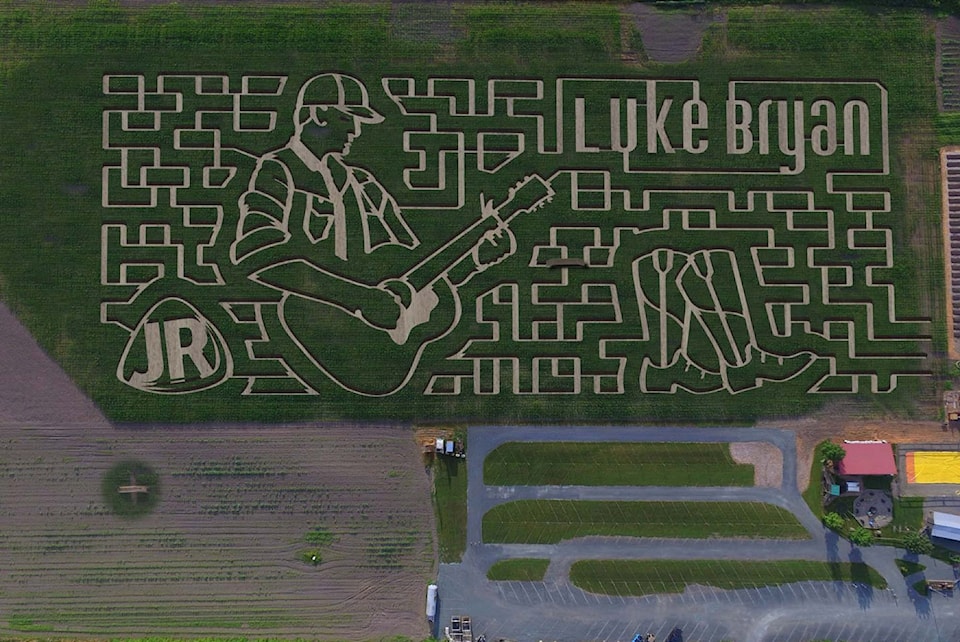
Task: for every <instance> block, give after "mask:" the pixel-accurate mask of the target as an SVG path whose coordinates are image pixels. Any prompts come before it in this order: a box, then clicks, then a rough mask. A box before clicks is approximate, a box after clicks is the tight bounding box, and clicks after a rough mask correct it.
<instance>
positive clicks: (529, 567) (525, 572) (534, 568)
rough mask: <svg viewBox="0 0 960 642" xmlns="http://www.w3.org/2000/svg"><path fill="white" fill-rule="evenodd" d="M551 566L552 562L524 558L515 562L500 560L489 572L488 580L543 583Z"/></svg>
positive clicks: (514, 560)
mask: <svg viewBox="0 0 960 642" xmlns="http://www.w3.org/2000/svg"><path fill="white" fill-rule="evenodd" d="M548 566H550V560H542V559H535V558H530V557H522V558H517V559H513V560H500V561H499V562H496V563H494V565H493V566H491V567H490V570H489V571H487V579H488V580H507V581H515V582H542V581H543V575H544V573H546V572H547V567H548Z"/></svg>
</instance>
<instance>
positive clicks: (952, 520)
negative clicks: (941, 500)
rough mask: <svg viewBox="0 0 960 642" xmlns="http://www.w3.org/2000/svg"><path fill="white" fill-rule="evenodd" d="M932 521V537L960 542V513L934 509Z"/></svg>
mask: <svg viewBox="0 0 960 642" xmlns="http://www.w3.org/2000/svg"><path fill="white" fill-rule="evenodd" d="M932 522H933V523H932V526H931V528H930V536H931V537H939V538H940V539H948V540H951V541H953V542H960V515H951V514H950V513H941V512H938V511H934V512H933V520H932Z"/></svg>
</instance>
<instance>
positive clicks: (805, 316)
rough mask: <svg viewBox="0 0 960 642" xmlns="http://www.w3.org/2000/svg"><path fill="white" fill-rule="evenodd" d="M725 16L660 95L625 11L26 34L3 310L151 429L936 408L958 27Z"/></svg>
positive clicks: (46, 20) (98, 23)
mask: <svg viewBox="0 0 960 642" xmlns="http://www.w3.org/2000/svg"><path fill="white" fill-rule="evenodd" d="M721 13H723V14H724V15H723V16H721V15H719V14H718V15H717V16H714V17H713V18H706V17H705V18H704V19H703V20H700V21H694V22H695V23H696V24H695V25H694V26H695V27H696V34H693V35H695V36H696V37H695V38H693V35H691V38H693V39H692V40H691V41H690V42H691V43H692V44H690V46H691V47H692V45H695V44H696V41H697V39H700V41H701V48H700V49H699V53H697V51H696V50H693V49H691V50H690V51H687V52H686V53H685V54H684V55H685V56H686V59H685V60H684V61H677V62H673V63H671V64H672V65H673V66H666V65H663V64H653V63H650V64H648V63H647V62H645V59H644V57H643V55H641V52H640V50H641V49H642V45H641V42H642V40H643V37H644V36H643V33H642V32H643V29H642V28H641V27H643V28H647V27H648V26H649V24H648V23H649V20H653V18H652V17H650V16H646V14H645V13H644V12H642V11H639V12H637V11H629V12H626V13H624V12H622V11H621V9H620V8H619V7H617V6H614V5H595V6H590V7H586V6H574V5H569V6H567V5H564V8H563V9H560V10H557V11H555V12H547V11H546V10H543V9H540V8H537V7H535V6H529V7H526V6H525V7H524V8H522V10H520V9H518V13H516V14H511V15H510V16H505V15H503V12H502V11H500V9H498V8H496V7H485V6H481V5H477V6H473V5H471V6H468V7H463V8H456V9H454V8H449V9H444V10H442V11H439V12H437V13H435V14H431V17H430V19H429V20H427V19H423V20H420V19H418V18H417V16H416V15H415V12H412V11H411V8H410V7H402V6H400V5H397V6H392V5H390V6H387V5H384V6H379V5H377V6H366V5H365V6H363V7H353V8H349V7H338V8H326V9H323V10H320V9H307V8H303V7H286V6H282V7H276V8H268V7H264V8H258V10H257V11H256V12H253V13H245V12H242V11H235V10H233V9H226V8H220V9H216V8H213V7H166V8H164V9H157V10H156V11H154V12H149V11H145V12H140V11H138V10H137V9H133V8H125V7H113V6H110V7H99V6H98V7H93V8H90V9H89V10H80V9H76V10H74V9H68V8H63V9H62V10H58V11H56V12H49V13H43V12H37V11H31V10H30V9H29V8H26V9H18V10H16V11H13V12H11V13H10V14H9V17H8V18H4V20H6V22H4V23H3V25H5V26H4V28H5V29H7V30H8V31H9V33H10V37H11V39H12V40H11V46H14V47H20V48H21V49H22V50H23V51H24V52H30V55H29V56H26V55H24V57H23V60H24V61H25V62H24V64H23V65H22V66H19V67H16V68H15V69H12V70H11V72H10V76H9V79H8V80H7V82H6V84H5V89H4V91H3V94H2V96H0V100H2V103H0V110H2V113H3V114H4V118H5V119H7V120H5V122H10V123H14V124H16V123H19V124H20V125H19V126H13V127H10V128H9V137H7V138H5V141H4V143H3V144H4V145H7V146H10V149H8V150H6V151H7V152H8V153H9V154H13V153H14V147H16V148H17V149H27V150H35V151H33V152H30V153H29V154H27V156H25V157H24V158H25V162H24V163H23V164H16V163H14V164H11V165H9V166H5V167H4V168H3V170H2V171H3V176H2V178H3V180H2V184H3V185H4V186H5V187H4V189H5V190H6V192H8V193H6V192H5V194H4V202H8V203H12V204H14V208H15V209H16V211H17V212H19V213H20V214H23V213H25V212H36V213H37V214H36V216H34V217H31V216H27V217H23V216H19V217H18V218H17V220H22V221H24V223H23V224H21V225H17V226H15V227H14V228H13V229H12V230H11V236H10V239H9V240H8V241H6V243H8V244H9V247H10V250H11V252H10V253H7V252H4V253H0V257H3V256H6V257H14V256H17V252H25V251H32V252H34V253H35V255H31V256H29V257H26V258H25V259H24V260H13V259H12V258H7V259H3V258H0V260H2V261H3V265H2V268H3V274H4V285H5V292H6V289H7V288H9V294H8V295H7V294H5V296H6V297H8V298H9V300H10V301H11V302H12V303H13V304H14V305H15V306H19V307H20V309H22V310H24V311H25V313H24V317H25V318H26V319H27V320H28V324H29V325H30V326H31V329H32V330H33V331H34V332H36V333H37V334H38V336H39V337H40V340H41V343H42V344H43V346H44V347H45V348H46V349H47V350H48V351H50V352H51V354H53V355H54V356H55V358H57V359H58V360H59V361H60V362H61V363H63V364H64V365H65V367H66V369H67V370H68V372H69V373H70V374H71V375H72V376H74V377H75V378H76V380H77V381H78V382H79V383H80V385H81V386H82V387H84V389H85V390H86V391H88V392H89V394H91V396H93V398H94V399H95V400H96V401H97V403H98V404H99V405H100V406H101V407H102V408H103V409H104V411H105V412H106V413H107V414H108V415H110V416H111V417H112V418H116V419H126V420H134V421H142V420H150V419H151V418H154V417H158V416H164V417H168V418H173V419H175V420H177V421H196V420H223V419H227V418H234V419H254V420H261V421H263V420H266V421H273V420H276V419H277V418H283V419H304V418H311V419H312V418H324V419H340V418H353V419H380V418H383V417H391V418H402V419H415V418H417V417H419V416H423V415H430V416H438V417H444V418H456V417H460V418H462V417H464V416H476V417H484V418H498V417H500V418H505V417H510V418H518V417H519V418H531V419H532V418H538V417H545V415H544V413H546V415H549V417H550V418H553V419H557V418H560V417H571V416H572V417H578V418H583V419H590V418H595V419H604V420H611V419H613V420H625V419H626V418H628V417H629V418H631V419H636V418H647V419H650V418H657V417H663V416H667V415H669V416H674V417H677V418H678V419H679V418H683V419H688V420H707V419H711V418H728V419H750V418H753V417H756V416H758V415H760V414H802V413H804V412H807V411H809V410H812V409H815V408H817V407H819V406H821V405H823V404H824V403H827V401H828V400H830V399H832V398H834V397H836V396H838V395H839V396H844V397H846V398H853V399H864V398H868V397H871V396H873V395H883V396H888V397H889V398H890V400H891V401H888V402H887V401H885V402H881V403H885V404H897V403H899V402H900V401H905V400H906V401H907V402H908V403H915V402H916V401H917V400H918V399H923V398H925V395H926V394H927V393H928V392H929V391H928V390H927V389H926V386H928V384H927V383H926V382H925V381H926V379H927V378H928V376H929V374H930V373H931V372H933V371H934V370H935V369H936V367H937V364H936V363H935V357H934V358H931V356H932V353H933V352H934V351H933V350H932V349H931V341H932V340H935V339H936V338H937V336H938V332H940V328H941V323H942V321H941V320H940V319H939V316H938V314H937V311H938V310H939V307H938V306H939V305H941V303H940V300H939V298H936V297H934V294H933V293H934V289H935V287H940V284H941V281H938V280H937V279H938V278H942V277H941V276H940V275H942V271H939V272H938V273H937V276H936V278H935V277H934V276H932V275H931V274H932V273H931V272H930V271H929V270H928V265H927V260H928V257H927V254H929V252H928V247H927V246H926V245H924V244H923V243H921V241H920V239H924V238H931V237H932V235H933V234H937V233H938V232H937V231H936V230H932V228H931V230H927V229H926V228H927V227H928V226H929V221H927V220H926V219H924V218H923V217H921V216H919V214H918V213H920V212H925V211H927V207H928V206H929V202H928V201H929V200H930V197H931V196H932V195H934V194H935V188H930V189H929V190H928V189H927V186H925V185H924V186H919V187H916V188H914V187H911V186H912V185H914V183H913V182H912V181H911V182H908V181H906V178H905V177H906V175H907V174H909V175H910V176H913V175H914V173H917V172H919V173H920V174H922V175H926V168H927V165H928V164H929V163H930V162H932V161H931V158H929V150H928V149H926V148H923V149H920V147H921V146H922V145H924V144H925V141H927V139H926V138H923V137H921V136H910V135H907V133H906V132H908V131H909V132H911V133H913V132H915V131H916V130H917V127H922V126H928V125H929V122H928V120H925V119H928V118H930V117H932V114H934V113H935V110H936V100H935V98H936V91H935V87H934V83H933V81H932V80H931V79H930V78H928V77H927V76H923V75H918V74H916V69H918V68H924V65H930V64H933V54H934V51H935V48H934V47H933V39H932V28H931V24H930V23H929V22H928V21H927V20H926V19H925V18H923V17H921V16H920V15H919V14H910V13H896V14H890V15H889V16H887V15H885V16H880V17H873V16H867V15H866V14H862V13H859V12H857V11H854V10H851V11H835V12H832V13H829V12H828V13H829V15H827V14H824V15H823V16H816V17H815V16H813V15H812V14H806V13H803V12H789V11H781V10H776V11H774V10H771V11H767V12H759V13H756V12H751V11H750V10H747V9H731V10H729V11H726V10H725V11H724V12H721ZM164 16H166V17H164ZM824 16H826V17H824ZM321 18H322V19H321ZM648 19H649V20H648ZM165 20H168V21H169V22H168V23H166V22H164V21H165ZM824 20H825V22H823V21H824ZM871 21H873V22H871ZM675 22H677V24H675V25H674V27H675V28H678V29H679V28H680V27H679V26H677V25H679V24H680V22H683V21H675ZM686 22H690V21H689V20H687V21H686ZM532 24H539V25H541V26H543V28H544V29H545V30H546V31H547V32H549V36H546V35H544V37H542V38H541V37H539V36H535V35H533V34H530V33H527V30H529V29H530V25H532ZM671 24H672V23H671ZM691 24H693V23H691ZM878 24H880V25H882V27H879V28H878V27H876V25H878ZM164 25H167V26H168V27H169V28H166V29H164V28H161V27H163V26H164ZM169 25H176V26H175V27H171V26H169ZM638 25H639V26H638ZM871 25H872V26H871ZM674 27H672V28H674ZM831 30H833V31H831ZM837 30H839V31H837ZM648 31H649V29H648ZM841 31H842V33H843V36H842V38H839V40H838V36H837V35H836V34H837V33H840V32H841ZM44 33H57V34H59V35H58V36H57V38H58V39H59V40H58V42H59V43H60V48H59V49H57V50H56V51H54V50H49V51H48V50H46V49H44V46H43V44H42V43H43V42H44V40H43V34H44ZM784 33H789V34H790V36H791V37H790V38H788V39H787V40H786V41H784V39H783V38H782V37H781V36H782V35H783V34H784ZM98 38H99V40H98ZM504 39H506V40H504ZM101 41H102V43H106V44H103V46H101V45H100V44H98V43H99V42H101ZM834 41H836V42H840V41H842V42H844V43H846V45H845V46H847V47H852V48H860V49H862V50H863V51H864V52H865V53H864V54H863V55H862V56H849V55H846V53H845V54H844V55H840V54H838V52H837V51H835V50H834V49H831V48H830V47H825V46H824V45H825V44H828V43H829V42H834ZM685 47H687V45H685ZM688 48H689V47H688ZM892 50H896V51H899V52H900V54H899V56H898V57H897V59H896V60H892V61H891V60H888V56H886V53H887V52H888V51H892ZM531 51H540V52H541V53H542V55H539V54H534V55H529V54H528V52H531ZM685 51H686V50H685ZM811 51H812V52H820V53H818V54H817V55H818V61H817V62H816V63H811V64H809V65H804V64H799V63H798V62H797V61H799V60H803V59H804V57H805V56H808V55H809V52H811ZM845 51H846V50H845ZM147 52H148V53H147ZM621 54H622V55H621ZM658 55H659V54H658ZM677 55H678V56H679V53H678V54H677ZM62 56H68V57H69V58H70V59H71V60H73V61H74V63H75V64H74V63H71V64H74V66H75V67H76V68H77V69H80V70H82V72H81V73H78V74H72V75H69V76H68V77H65V76H64V75H63V74H62V73H60V71H59V70H60V69H61V68H62V65H63V64H64V60H65V59H64V58H62ZM308 58H309V62H308V61H307V59H308ZM948 58H949V55H947V54H945V55H944V57H943V60H944V61H948ZM387 59H389V60H392V63H391V64H390V65H385V64H384V62H383V61H384V60H387ZM425 60H431V61H433V62H431V63H430V64H429V65H427V64H424V62H423V61H425ZM881 62H882V64H881ZM70 96H84V97H85V98H86V99H85V100H82V101H77V100H72V99H71V100H68V97H70ZM27 97H29V99H28V98H27ZM40 103H43V104H48V105H49V106H50V107H49V110H48V111H49V113H54V112H55V113H56V114H57V116H56V118H53V117H50V118H47V117H44V118H37V113H38V112H37V111H36V110H31V109H29V108H28V106H29V105H31V104H40ZM44 113H48V112H44ZM924 123H926V125H924ZM67 130H69V133H67ZM53 149H56V150H58V151H57V153H56V155H55V158H56V159H58V160H57V161H56V162H54V161H53V160H52V159H53V158H54V157H53V156H45V154H47V152H48V151H49V150H53ZM18 153H19V152H18ZM9 154H8V155H9ZM18 157H19V156H18ZM39 175H42V176H49V178H50V180H51V181H53V182H54V183H56V184H57V185H58V186H59V189H43V181H36V180H34V179H33V178H31V177H34V176H39ZM911 190H913V191H911ZM41 212H42V214H41ZM54 212H57V213H58V214H56V215H55V214H54ZM78 230H79V232H78ZM24 248H33V249H31V250H25V249H24ZM67 264H69V269H68V268H67V267H65V266H66V265H67ZM40 265H43V266H45V269H44V270H39V269H34V268H35V267H37V266H40ZM48 266H61V267H56V268H54V269H47V268H48ZM918 278H919V279H921V280H922V281H923V282H924V283H925V284H927V285H928V286H929V287H927V286H924V287H919V288H918V287H914V284H915V282H916V280H917V279H918ZM927 282H929V283H927ZM934 298H936V302H933V301H934ZM58 319H59V321H58ZM184 395H187V397H184ZM185 399H189V401H188V402H185V401H184V400H185Z"/></svg>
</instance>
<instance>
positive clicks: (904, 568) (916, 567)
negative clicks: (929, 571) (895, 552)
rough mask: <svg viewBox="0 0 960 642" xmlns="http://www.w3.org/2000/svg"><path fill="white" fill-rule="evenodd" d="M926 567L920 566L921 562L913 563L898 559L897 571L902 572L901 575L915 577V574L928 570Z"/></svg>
mask: <svg viewBox="0 0 960 642" xmlns="http://www.w3.org/2000/svg"><path fill="white" fill-rule="evenodd" d="M926 568H927V567H926V566H924V565H923V564H920V563H919V562H912V561H910V560H906V559H902V558H899V557H898V558H897V570H898V571H900V574H901V575H903V576H904V577H906V576H907V575H913V574H914V573H919V572H921V571H923V570H926Z"/></svg>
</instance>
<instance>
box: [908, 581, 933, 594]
mask: <svg viewBox="0 0 960 642" xmlns="http://www.w3.org/2000/svg"><path fill="white" fill-rule="evenodd" d="M910 587H911V588H912V589H913V590H914V591H916V592H917V593H919V594H920V595H923V596H924V597H926V596H927V595H930V589H928V588H927V581H926V580H917V581H916V582H914V583H913V584H911V585H910Z"/></svg>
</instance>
